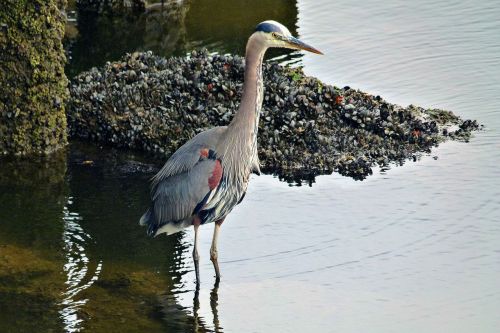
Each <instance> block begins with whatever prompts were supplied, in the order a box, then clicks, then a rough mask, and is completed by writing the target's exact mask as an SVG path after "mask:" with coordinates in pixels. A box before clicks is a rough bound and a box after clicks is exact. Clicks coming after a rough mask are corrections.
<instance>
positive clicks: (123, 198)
mask: <svg viewBox="0 0 500 333" xmlns="http://www.w3.org/2000/svg"><path fill="white" fill-rule="evenodd" d="M151 160H152V159H151V158H150V157H145V156H143V155H140V154H134V153H127V152H123V151H118V150H114V149H111V148H102V149H101V148H97V147H93V146H88V145H82V144H78V143H75V144H72V145H71V147H70V149H69V150H68V152H62V153H61V154H57V155H52V156H51V157H50V158H44V159H2V160H0V162H1V166H2V167H1V169H0V190H1V192H0V221H1V223H0V307H1V308H2V309H5V310H2V311H0V331H1V332H14V331H15V332H17V331H53V332H76V331H78V330H80V329H83V331H89V332H112V331H138V332H139V331H147V332H212V331H214V330H215V331H216V332H220V331H221V328H220V326H221V325H220V324H219V320H218V311H217V298H218V296H217V290H218V286H217V285H216V286H214V289H213V290H212V293H211V302H210V304H211V308H212V311H213V314H214V322H213V325H212V323H211V322H210V321H206V320H205V319H204V318H202V317H201V316H200V315H199V307H200V305H199V300H198V291H196V290H195V291H193V290H192V289H191V288H193V286H194V282H193V281H187V282H186V281H185V280H186V277H187V276H189V275H186V274H191V273H192V267H191V263H190V261H189V258H190V257H189V255H187V253H190V250H191V244H190V243H189V242H187V241H184V240H183V237H184V234H183V233H180V234H176V235H174V236H170V237H159V238H156V239H151V238H149V237H147V236H146V234H145V230H144V229H143V228H141V227H140V226H139V225H138V223H137V221H138V218H139V217H140V215H141V214H142V212H143V211H144V209H145V208H146V207H147V205H148V200H149V186H148V182H149V179H150V177H151V176H152V175H153V174H154V173H155V172H156V171H157V169H158V167H159V166H160V165H161V161H158V163H154V164H151V162H150V161H151ZM148 161H149V162H148ZM185 293H192V295H193V298H194V300H193V307H192V308H191V307H189V308H186V307H185V304H184V305H181V303H180V298H179V296H180V295H186V294H185Z"/></svg>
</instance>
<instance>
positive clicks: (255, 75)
mask: <svg viewBox="0 0 500 333" xmlns="http://www.w3.org/2000/svg"><path fill="white" fill-rule="evenodd" d="M266 49H267V47H266V46H265V45H264V44H263V43H262V42H261V41H259V40H258V39H257V38H253V37H250V39H249V40H248V43H247V48H246V54H245V81H244V83H243V95H242V98H241V104H240V107H239V109H238V112H237V113H236V115H235V116H234V118H233V121H232V122H231V124H230V125H229V126H230V127H238V129H239V130H242V129H248V130H249V131H250V132H254V131H255V132H256V128H257V127H258V125H259V114H260V109H261V108H262V98H263V94H264V89H263V82H262V59H263V58H264V53H265V52H266Z"/></svg>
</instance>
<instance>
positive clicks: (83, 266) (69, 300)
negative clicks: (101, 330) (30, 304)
mask: <svg viewBox="0 0 500 333" xmlns="http://www.w3.org/2000/svg"><path fill="white" fill-rule="evenodd" d="M72 203H73V202H72V198H71V197H70V198H69V199H68V201H67V205H66V206H65V207H64V209H63V214H64V216H63V221H64V231H63V242H64V249H63V251H64V255H65V257H66V263H65V265H64V267H63V271H64V273H66V283H65V284H66V291H65V292H64V294H63V297H64V299H63V300H62V302H61V306H62V308H61V310H60V311H59V313H60V316H61V319H62V321H63V323H64V329H65V331H66V332H69V333H72V332H79V331H80V329H81V324H82V322H83V319H82V318H80V316H79V314H78V312H79V310H80V309H81V307H82V306H83V305H85V304H86V303H87V301H88V299H78V294H79V293H80V292H81V291H83V290H85V289H87V288H89V287H90V286H92V285H93V284H94V282H95V281H97V279H98V278H99V274H100V272H101V269H102V261H101V260H100V261H99V262H98V263H97V266H96V268H95V269H94V270H93V272H92V273H91V272H90V270H91V267H92V265H91V263H90V259H89V257H88V256H87V254H86V252H85V245H86V243H88V242H89V241H91V240H92V237H91V236H90V235H89V234H88V233H86V232H85V231H84V230H83V229H82V227H81V226H80V224H79V223H78V221H81V220H82V217H81V216H80V215H79V214H78V213H75V212H71V211H70V209H69V208H68V206H70V205H71V204H72Z"/></svg>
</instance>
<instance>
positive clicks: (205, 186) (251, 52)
mask: <svg viewBox="0 0 500 333" xmlns="http://www.w3.org/2000/svg"><path fill="white" fill-rule="evenodd" d="M270 47H279V48H288V49H297V50H306V51H310V52H313V53H317V54H322V53H321V52H320V51H318V50H317V49H315V48H313V47H312V46H310V45H307V44H305V43H304V42H302V41H300V40H299V39H297V38H295V37H293V36H292V35H291V33H290V31H288V29H287V28H286V27H285V26H283V25H282V24H280V23H278V22H276V21H264V22H262V23H260V24H258V25H257V27H256V29H255V32H254V33H253V34H252V35H251V36H250V38H249V39H248V42H247V46H246V54H245V80H244V84H243V95H242V99H241V103H240V106H239V109H238V111H237V112H236V114H235V116H234V118H233V120H232V121H231V123H230V124H229V125H228V126H220V127H215V128H212V129H209V130H207V131H204V132H201V133H199V134H198V135H196V136H195V137H194V138H192V139H191V140H189V141H188V142H186V143H185V144H184V145H183V146H182V147H180V148H179V149H178V150H177V151H176V152H175V153H174V154H173V155H172V156H171V157H170V158H169V159H168V161H167V162H166V163H165V165H164V166H163V168H162V169H161V170H160V171H159V172H158V174H156V175H155V176H154V177H153V180H152V188H151V201H152V203H151V206H150V208H149V209H148V210H147V211H146V213H144V215H143V216H142V217H141V220H140V224H141V225H146V226H147V227H148V229H147V233H148V235H150V236H157V235H159V234H162V233H165V234H167V235H170V234H173V233H176V232H178V231H181V230H183V229H184V228H187V227H190V226H193V227H194V249H193V260H194V264H195V270H196V281H197V284H199V282H200V278H199V258H200V256H199V254H198V229H199V227H200V225H203V224H208V223H212V222H214V223H215V229H214V233H213V239H212V246H211V248H210V259H211V260H212V262H213V265H214V269H215V274H216V280H217V281H219V279H220V270H219V265H218V260H217V258H218V254H217V239H218V235H219V231H220V227H221V225H222V223H223V222H224V219H225V218H226V217H227V215H228V214H229V213H230V212H231V211H232V209H233V208H234V207H235V206H236V205H237V204H239V203H240V202H241V201H242V200H243V198H244V196H245V193H246V191H247V187H248V182H249V178H250V174H251V173H252V172H254V173H257V174H260V168H259V159H258V156H257V130H258V125H259V114H260V110H261V108H262V100H263V94H264V91H263V90H264V89H263V88H264V86H263V78H262V61H263V58H264V54H265V52H266V50H267V49H268V48H270Z"/></svg>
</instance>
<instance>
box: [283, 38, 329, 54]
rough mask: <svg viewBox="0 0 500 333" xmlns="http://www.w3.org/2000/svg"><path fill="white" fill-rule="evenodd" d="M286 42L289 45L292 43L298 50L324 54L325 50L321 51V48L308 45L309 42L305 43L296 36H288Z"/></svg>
mask: <svg viewBox="0 0 500 333" xmlns="http://www.w3.org/2000/svg"><path fill="white" fill-rule="evenodd" d="M286 42H287V44H288V45H290V47H291V48H294V49H297V50H304V51H309V52H312V53H316V54H323V52H321V51H320V50H318V49H315V48H314V47H312V46H311V45H308V44H306V43H304V42H303V41H301V40H300V39H297V38H295V37H291V36H290V37H288V38H287V39H286Z"/></svg>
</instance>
